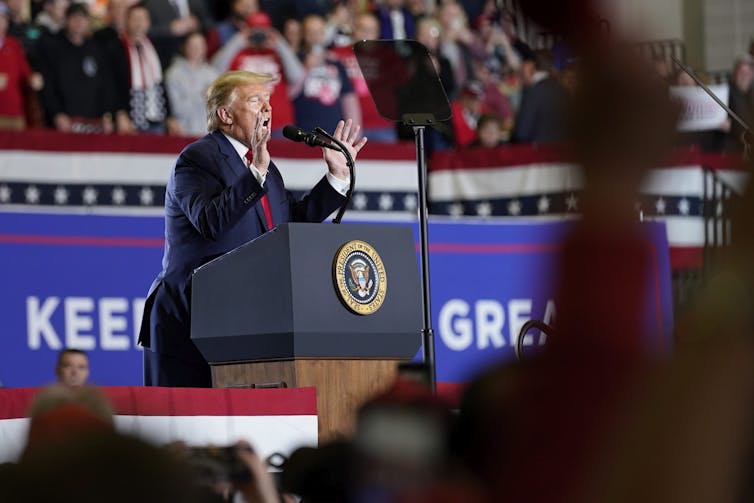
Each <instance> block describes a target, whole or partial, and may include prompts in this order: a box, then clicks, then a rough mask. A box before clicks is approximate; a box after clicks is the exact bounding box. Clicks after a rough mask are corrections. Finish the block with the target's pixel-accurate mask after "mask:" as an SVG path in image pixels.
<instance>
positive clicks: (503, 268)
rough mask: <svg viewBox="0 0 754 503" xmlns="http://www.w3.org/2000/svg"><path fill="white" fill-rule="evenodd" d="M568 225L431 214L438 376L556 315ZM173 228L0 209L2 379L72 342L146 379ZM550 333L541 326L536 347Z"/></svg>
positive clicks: (664, 303) (99, 366) (659, 283)
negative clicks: (154, 286) (143, 325)
mask: <svg viewBox="0 0 754 503" xmlns="http://www.w3.org/2000/svg"><path fill="white" fill-rule="evenodd" d="M569 225H570V224H568V223H564V222H559V223H533V224H523V225H522V224H513V225H511V224H500V223H452V222H447V223H443V222H433V223H431V224H430V226H429V239H430V268H431V269H430V271H431V272H430V280H431V301H432V318H433V324H434V325H433V328H434V331H435V340H436V342H435V347H436V357H437V377H438V380H439V381H446V382H461V381H465V380H467V379H469V378H470V377H471V376H472V375H473V374H474V373H476V372H478V371H479V370H480V369H482V368H483V367H484V366H486V365H488V364H490V363H491V362H497V361H500V360H502V359H510V358H512V357H513V347H514V345H515V340H516V337H517V334H518V331H519V330H520V327H521V325H522V324H523V323H524V322H526V321H527V320H528V319H530V318H535V319H540V320H545V321H548V322H554V321H555V319H556V315H557V306H556V305H555V302H554V300H553V293H554V292H553V285H552V281H551V280H552V278H553V277H554V273H555V270H554V267H555V260H554V259H555V257H556V256H557V253H558V243H559V242H560V241H561V240H562V237H563V235H564V233H565V232H567V230H568V227H569ZM646 227H647V236H648V241H650V242H651V243H652V244H653V245H654V247H655V250H657V254H656V255H657V261H656V262H657V264H656V269H655V270H653V271H652V274H653V276H654V278H653V281H652V282H651V283H652V288H653V290H652V292H648V295H647V309H646V313H645V319H646V323H647V325H646V326H647V327H649V329H650V332H651V333H653V334H655V333H657V332H658V330H659V331H660V332H661V333H659V334H657V335H658V337H659V339H662V340H665V342H666V343H669V341H670V337H671V334H672V323H673V322H672V306H671V293H670V267H669V262H668V260H669V259H668V244H667V239H666V237H665V230H664V226H663V225H662V224H657V223H655V224H647V225H646ZM163 230H164V228H163V219H162V218H161V217H157V216H144V217H133V216H121V215H118V216H115V215H113V216H103V215H62V214H41V213H40V214H33V213H10V212H5V213H0V257H1V259H0V275H1V276H0V277H2V280H3V287H2V289H0V319H2V322H3V324H2V329H1V330H2V332H1V333H2V350H0V384H1V385H2V386H5V387H20V386H37V385H43V384H47V383H50V382H52V381H53V380H54V365H55V358H56V355H57V351H58V350H59V349H61V348H63V347H75V348H79V349H83V350H85V351H87V352H88V353H89V354H90V365H91V371H92V373H91V375H92V381H93V382H95V383H97V384H100V385H138V384H141V372H142V369H141V354H140V349H139V348H138V347H137V346H136V342H135V341H136V337H137V335H138V327H139V323H140V320H141V314H142V310H143V304H144V297H145V295H146V291H147V289H148V287H149V285H150V283H151V282H152V280H153V278H154V277H155V275H156V274H157V273H158V272H159V269H160V261H161V258H162V251H163ZM414 231H415V235H416V236H417V241H418V232H416V231H417V229H416V226H414ZM389 274H390V272H389V271H388V275H389ZM543 342H544V341H543V340H542V339H541V338H540V334H538V333H533V334H531V338H530V339H529V338H527V340H526V341H525V348H530V347H535V346H537V345H539V344H540V343H543Z"/></svg>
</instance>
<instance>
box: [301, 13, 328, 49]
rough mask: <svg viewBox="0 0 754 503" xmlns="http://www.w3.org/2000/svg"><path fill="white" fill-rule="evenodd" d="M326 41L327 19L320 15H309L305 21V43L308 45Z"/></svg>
mask: <svg viewBox="0 0 754 503" xmlns="http://www.w3.org/2000/svg"><path fill="white" fill-rule="evenodd" d="M324 42H325V20H324V19H322V18H320V17H308V18H306V21H304V43H305V44H306V45H307V46H308V47H312V46H314V45H321V44H323V43H324Z"/></svg>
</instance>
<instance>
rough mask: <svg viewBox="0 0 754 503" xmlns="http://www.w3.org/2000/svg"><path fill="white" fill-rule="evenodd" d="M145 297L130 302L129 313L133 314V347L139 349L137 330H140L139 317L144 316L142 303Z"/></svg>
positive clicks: (145, 300)
mask: <svg viewBox="0 0 754 503" xmlns="http://www.w3.org/2000/svg"><path fill="white" fill-rule="evenodd" d="M146 302H147V299H144V298H140V299H134V300H133V302H132V303H131V314H133V320H134V347H135V348H138V349H141V346H139V330H141V319H142V318H143V317H144V304H146Z"/></svg>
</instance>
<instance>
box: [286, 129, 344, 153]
mask: <svg viewBox="0 0 754 503" xmlns="http://www.w3.org/2000/svg"><path fill="white" fill-rule="evenodd" d="M283 136H285V137H286V138H288V139H289V140H292V141H297V142H304V143H306V144H307V145H309V146H310V147H324V148H330V149H333V150H337V151H338V152H340V147H338V146H336V145H333V144H331V143H327V142H326V141H325V140H323V139H322V138H320V137H319V135H317V134H316V133H312V132H311V131H306V130H304V129H301V128H300V127H297V126H292V125H290V124H288V125H287V126H285V127H284V128H283Z"/></svg>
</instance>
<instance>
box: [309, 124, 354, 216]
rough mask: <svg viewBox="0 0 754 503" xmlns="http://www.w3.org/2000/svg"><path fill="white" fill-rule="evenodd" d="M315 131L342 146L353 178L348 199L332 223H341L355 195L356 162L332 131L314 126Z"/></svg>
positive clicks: (349, 185)
mask: <svg viewBox="0 0 754 503" xmlns="http://www.w3.org/2000/svg"><path fill="white" fill-rule="evenodd" d="M314 131H315V132H316V133H317V134H319V135H322V136H324V137H325V138H327V139H328V140H330V141H331V142H333V143H334V144H336V145H337V146H338V147H340V151H341V152H342V153H343V155H344V156H345V157H346V164H347V165H348V174H349V176H350V178H351V181H350V183H349V184H348V192H346V200H345V201H343V204H342V205H341V206H340V209H339V210H338V213H337V215H335V218H333V221H332V223H334V224H339V223H340V220H341V219H342V218H343V214H344V213H345V212H346V208H347V207H348V203H350V202H351V196H352V195H353V189H354V187H355V186H356V174H355V172H354V164H353V157H351V154H350V153H349V152H348V149H347V148H346V146H345V145H343V143H342V142H340V141H339V140H336V139H335V138H334V137H333V136H332V135H331V134H330V133H328V132H327V131H325V130H324V129H322V128H321V127H316V128H314Z"/></svg>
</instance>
